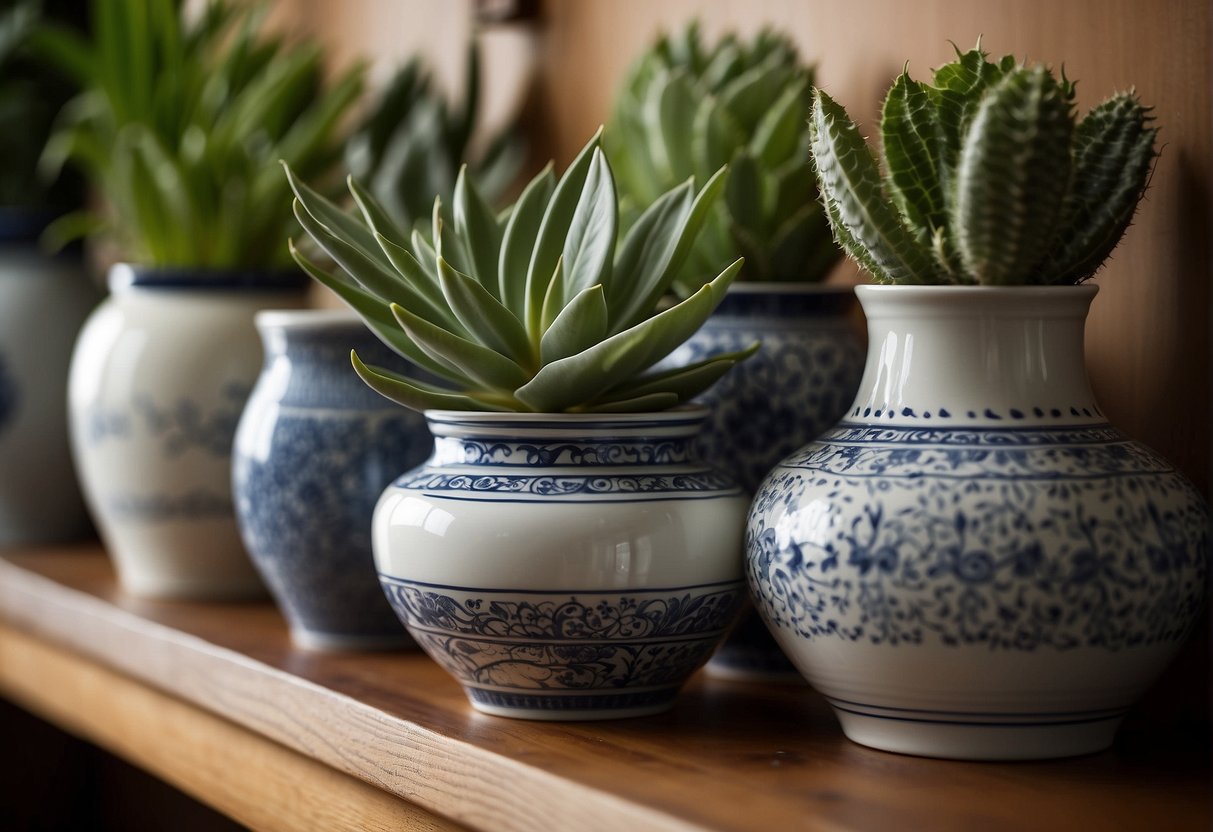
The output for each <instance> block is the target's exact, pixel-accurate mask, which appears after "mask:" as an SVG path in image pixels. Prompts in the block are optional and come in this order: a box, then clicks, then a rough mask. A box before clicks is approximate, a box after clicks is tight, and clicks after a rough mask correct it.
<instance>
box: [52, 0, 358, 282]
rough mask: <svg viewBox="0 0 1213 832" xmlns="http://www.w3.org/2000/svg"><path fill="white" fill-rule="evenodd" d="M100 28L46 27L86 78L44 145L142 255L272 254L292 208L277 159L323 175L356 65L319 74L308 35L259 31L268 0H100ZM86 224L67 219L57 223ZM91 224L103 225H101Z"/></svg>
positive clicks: (218, 259) (232, 258) (277, 256)
mask: <svg viewBox="0 0 1213 832" xmlns="http://www.w3.org/2000/svg"><path fill="white" fill-rule="evenodd" d="M92 16H93V22H94V29H95V34H94V37H93V38H92V40H91V41H90V40H85V39H83V38H81V37H79V36H78V35H76V34H74V33H72V32H70V31H68V30H65V29H51V30H48V31H45V32H43V33H42V34H41V37H40V45H41V48H42V50H43V51H44V53H45V54H46V55H47V56H48V57H50V58H51V59H52V60H53V61H55V62H56V63H57V64H58V65H59V66H60V67H61V68H62V69H63V70H65V71H66V72H68V73H69V74H70V75H71V76H72V77H73V78H74V79H75V80H76V81H77V82H78V83H79V84H80V85H81V87H82V88H83V90H84V91H83V92H82V93H81V94H80V95H78V96H77V97H76V98H74V99H73V100H72V101H70V102H69V103H68V104H67V106H66V107H65V109H64V111H63V113H62V114H61V116H60V120H59V126H58V129H57V131H56V132H55V134H54V136H53V137H52V139H51V141H50V143H49V144H48V145H47V148H46V151H45V152H44V154H43V157H42V162H43V166H44V168H45V169H47V170H51V171H53V170H57V169H58V168H60V167H61V166H62V165H63V164H64V163H65V162H68V161H72V162H74V163H75V164H76V165H78V166H79V167H80V168H82V169H83V170H84V171H85V173H86V174H87V175H88V176H89V177H90V178H91V179H92V180H93V182H94V183H95V184H96V185H97V187H98V189H99V191H100V192H101V194H102V196H103V197H104V199H105V202H106V206H105V209H104V211H103V212H102V213H101V214H100V215H99V216H98V217H95V218H94V219H95V220H96V226H97V227H98V228H100V229H102V230H105V231H108V232H110V233H112V234H113V236H114V238H115V240H116V242H117V245H118V248H119V250H120V252H121V254H122V256H123V257H125V258H127V259H130V260H134V261H137V262H140V263H143V264H146V265H155V266H183V267H203V268H238V267H243V268H276V267H279V266H283V265H286V264H288V263H289V260H287V259H286V256H287V255H286V253H285V252H284V251H283V250H282V245H281V242H280V241H281V240H282V238H283V236H284V235H287V234H289V233H290V229H291V228H292V227H293V224H294V220H293V218H292V217H291V215H290V212H289V211H287V210H285V206H286V204H287V201H288V199H287V198H288V194H289V190H288V188H287V186H286V183H284V182H283V181H282V174H281V172H280V171H279V169H278V167H277V165H276V164H275V162H277V161H278V160H279V159H286V160H288V161H289V162H290V163H291V164H292V165H294V166H295V168H296V169H297V170H298V171H299V172H300V174H301V175H305V176H308V177H309V178H312V179H320V178H322V177H323V176H324V175H325V174H326V173H327V172H328V171H329V170H330V169H332V167H333V166H334V165H335V164H336V163H337V162H339V161H340V158H341V152H342V138H343V137H342V135H341V133H340V130H339V125H340V122H341V120H342V119H343V117H344V116H345V114H346V112H347V110H348V108H349V107H350V106H351V105H352V104H353V103H354V101H355V100H356V99H357V97H358V96H359V94H360V92H361V83H362V80H361V77H362V69H361V67H354V68H352V69H350V70H349V71H347V72H345V73H344V74H342V75H341V76H340V77H338V78H337V79H336V80H335V81H334V82H333V84H332V85H331V86H326V84H325V82H324V78H323V75H324V66H323V56H322V53H321V50H320V48H319V47H318V46H317V45H315V44H311V43H299V42H294V41H290V40H288V39H286V38H285V37H282V36H271V35H267V34H265V33H263V32H262V31H261V30H262V26H261V23H262V18H263V16H264V9H263V8H262V7H258V6H250V5H249V4H246V3H237V2H235V1H234V0H231V1H230V2H229V0H209V2H207V3H206V5H205V6H204V7H203V8H202V9H201V12H200V14H198V15H197V16H196V17H188V18H187V16H186V13H185V10H184V9H183V8H182V4H181V3H180V2H177V0H122V2H113V0H93V3H92ZM82 227H84V226H83V225H82V224H81V222H80V218H79V217H76V218H74V219H69V220H68V221H67V222H66V223H65V224H64V225H63V226H61V229H60V230H61V231H63V232H64V234H65V235H66V234H67V233H68V231H69V230H78V229H80V228H82ZM94 230H96V229H94Z"/></svg>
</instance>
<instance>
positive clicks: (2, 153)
mask: <svg viewBox="0 0 1213 832" xmlns="http://www.w3.org/2000/svg"><path fill="white" fill-rule="evenodd" d="M85 11H86V9H85V7H84V6H83V5H82V4H81V3H79V2H78V0H59V1H58V2H56V1H55V0H21V2H11V0H10V2H6V3H4V4H3V7H2V8H0V211H4V212H6V213H9V212H12V211H14V210H19V211H31V210H32V211H37V212H39V213H42V212H47V213H57V212H61V211H64V210H67V209H71V208H73V207H76V206H78V205H79V203H80V198H81V192H82V186H81V182H80V180H79V178H78V177H76V176H73V175H70V174H69V175H65V176H61V177H57V178H56V179H54V180H53V181H48V180H47V179H46V178H45V177H42V176H39V175H38V157H39V155H41V153H42V148H43V146H44V145H45V144H46V140H47V137H48V136H49V135H50V131H51V125H52V123H53V121H54V119H55V115H56V114H57V113H58V112H59V108H60V107H62V106H63V104H64V103H65V102H66V101H67V100H68V98H70V97H71V95H72V94H73V93H74V92H75V91H76V89H75V87H73V85H72V84H71V83H70V82H69V81H68V79H66V78H64V77H61V76H58V75H54V74H51V73H48V72H47V71H46V67H45V66H44V65H43V64H42V63H41V61H40V60H39V59H38V56H37V55H36V54H35V53H34V50H33V49H32V48H31V46H32V40H33V36H34V33H35V32H36V31H37V29H38V27H39V26H40V25H41V24H42V22H43V20H44V19H46V20H53V21H57V22H58V24H59V25H61V26H66V27H73V28H78V29H82V28H83V25H84V18H85V17H86V15H85Z"/></svg>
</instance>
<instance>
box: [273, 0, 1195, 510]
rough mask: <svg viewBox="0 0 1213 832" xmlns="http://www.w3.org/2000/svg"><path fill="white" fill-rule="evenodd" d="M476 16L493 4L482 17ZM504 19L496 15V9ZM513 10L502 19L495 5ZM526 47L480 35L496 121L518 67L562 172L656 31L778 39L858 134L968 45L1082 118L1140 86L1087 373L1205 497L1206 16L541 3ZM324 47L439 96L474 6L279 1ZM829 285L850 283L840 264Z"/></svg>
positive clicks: (544, 148) (533, 121)
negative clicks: (733, 32)
mask: <svg viewBox="0 0 1213 832" xmlns="http://www.w3.org/2000/svg"><path fill="white" fill-rule="evenodd" d="M487 5H494V4H492V3H489V4H487ZM496 5H500V4H496ZM507 5H508V3H507ZM541 5H542V11H541V17H540V20H539V21H538V22H537V23H536V24H535V28H533V29H531V31H530V33H529V34H528V33H527V32H525V31H524V32H518V31H514V32H512V33H511V32H508V31H503V30H500V29H494V30H491V31H489V32H488V33H487V42H486V47H485V48H486V65H487V75H488V78H487V88H488V98H489V99H490V100H489V102H488V107H489V109H490V110H492V112H493V118H494V120H495V119H496V118H497V117H499V116H500V112H501V110H502V109H503V108H505V107H507V106H512V99H513V97H514V95H515V92H516V90H517V89H518V88H519V86H520V84H521V81H522V78H523V76H524V75H525V72H526V65H527V64H528V63H530V64H531V65H532V66H533V67H534V70H535V86H534V88H533V90H532V98H531V101H530V105H529V106H528V109H527V114H528V130H529V132H530V134H531V136H532V138H533V142H534V145H535V148H536V156H537V158H541V157H546V156H549V155H550V156H552V157H554V158H555V159H556V160H557V161H558V162H559V163H562V164H563V163H567V162H568V161H569V160H570V159H571V158H572V156H573V155H574V154H575V152H576V151H577V150H578V149H579V148H580V147H581V145H582V144H583V143H584V141H585V140H586V139H587V138H588V136H589V135H590V133H591V132H592V131H593V130H594V129H595V128H596V127H597V126H598V125H599V124H600V123H602V122H603V121H605V120H606V119H607V116H608V113H609V109H610V102H611V97H612V95H613V92H614V90H615V87H616V85H617V84H618V82H619V79H620V78H621V75H622V73H623V72H624V70H625V69H626V67H627V66H628V64H629V63H630V62H631V60H632V59H633V56H635V55H636V54H637V52H639V51H640V50H642V49H643V48H644V47H645V45H646V44H647V43H648V42H650V40H651V39H652V37H653V36H654V35H655V34H656V33H657V32H658V31H660V30H662V29H673V28H677V27H679V26H681V25H682V24H683V23H684V22H685V21H687V20H690V19H692V18H698V19H699V20H700V21H701V22H702V24H703V27H704V29H705V32H706V34H708V35H709V36H715V35H717V34H719V33H721V32H723V31H725V30H727V29H737V30H739V31H742V32H747V33H748V32H753V31H754V30H756V29H758V28H759V27H761V26H762V25H764V24H771V25H774V26H778V27H779V28H781V29H783V30H785V31H787V32H788V33H789V34H791V35H792V36H793V37H794V38H795V39H796V41H797V43H798V44H799V45H800V47H801V49H802V50H803V53H804V55H805V56H807V57H808V58H809V59H811V60H813V61H816V62H817V64H818V80H819V83H820V84H821V85H822V86H823V87H825V88H826V89H828V90H830V92H831V93H832V94H833V95H834V96H835V97H836V98H837V99H838V100H839V101H841V102H843V103H844V104H845V105H846V106H847V108H848V109H849V110H850V112H851V114H852V116H854V117H855V118H857V119H860V120H861V121H862V122H863V123H864V124H865V125H869V126H870V125H872V124H873V121H874V118H875V116H876V114H877V112H878V111H879V103H880V101H881V99H882V97H883V94H884V91H885V89H886V88H887V86H888V84H889V83H890V81H891V80H892V78H893V76H894V75H895V74H896V73H897V71H898V70H899V69H900V67H901V65H902V63H903V62H904V61H907V60H908V61H909V64H910V70H911V73H912V74H914V75H915V76H916V77H923V76H924V75H926V73H927V72H928V70H929V69H930V68H931V67H933V66H936V65H938V64H940V63H943V62H945V61H947V60H948V59H949V58H950V56H951V47H950V46H949V44H948V41H949V40H951V41H954V42H955V43H957V44H958V45H960V46H961V47H968V46H969V45H971V44H973V43H974V42H975V41H976V40H977V38H978V36H982V37H983V44H984V45H985V46H986V48H987V49H988V50H989V51H991V52H992V53H995V54H1004V53H1007V52H1011V53H1014V54H1016V55H1019V56H1026V57H1028V58H1030V59H1032V60H1037V61H1043V62H1046V63H1050V64H1053V65H1054V66H1056V65H1059V64H1061V63H1062V62H1064V63H1065V66H1066V71H1067V73H1068V75H1069V76H1070V77H1071V78H1076V79H1079V86H1078V97H1079V104H1080V107H1081V108H1083V109H1086V108H1087V107H1089V106H1091V105H1092V104H1094V103H1097V102H1098V101H1099V100H1100V99H1102V98H1103V97H1104V96H1106V95H1107V94H1109V93H1111V92H1112V91H1114V90H1120V89H1124V88H1126V87H1129V86H1132V85H1136V87H1137V90H1138V92H1139V93H1140V94H1141V96H1142V98H1143V100H1144V101H1146V102H1147V103H1149V104H1152V105H1153V106H1154V108H1155V114H1156V116H1157V119H1158V123H1159V124H1160V125H1161V126H1162V141H1163V143H1164V144H1165V147H1164V149H1163V154H1162V158H1161V159H1160V160H1159V162H1158V164H1157V167H1156V169H1155V173H1154V178H1153V181H1152V185H1151V188H1150V191H1149V193H1148V195H1147V198H1146V200H1145V202H1144V203H1143V204H1142V207H1141V209H1140V210H1139V212H1138V216H1137V220H1136V224H1135V226H1134V227H1133V228H1131V229H1130V231H1129V233H1128V236H1127V238H1126V239H1125V241H1124V243H1123V244H1122V245H1121V246H1120V247H1119V248H1118V249H1117V251H1116V253H1115V255H1114V257H1113V259H1112V261H1111V262H1110V264H1109V265H1108V266H1107V268H1106V269H1105V270H1104V271H1103V272H1102V273H1101V274H1100V275H1099V277H1098V278H1097V281H1098V284H1099V286H1100V294H1099V296H1098V297H1097V298H1096V301H1095V304H1094V308H1093V311H1092V314H1091V318H1090V323H1089V330H1088V337H1087V341H1088V363H1089V366H1090V370H1091V376H1092V381H1093V383H1094V385H1095V388H1096V393H1097V396H1098V398H1099V400H1100V402H1101V404H1102V405H1103V407H1104V409H1105V410H1106V411H1107V413H1108V414H1109V415H1110V417H1111V418H1112V420H1113V421H1114V422H1115V423H1116V424H1117V425H1118V426H1120V427H1121V428H1122V429H1123V430H1125V431H1126V432H1127V433H1129V434H1130V435H1131V436H1133V437H1135V438H1138V439H1141V440H1143V441H1145V442H1147V443H1148V444H1150V445H1151V446H1153V447H1154V448H1156V449H1157V450H1159V451H1160V452H1162V453H1163V454H1164V455H1165V456H1167V457H1168V458H1170V459H1172V460H1173V461H1175V462H1176V464H1178V465H1179V466H1180V467H1181V468H1182V469H1183V470H1184V471H1185V472H1186V473H1187V474H1188V475H1189V476H1190V477H1191V478H1192V479H1193V480H1194V481H1195V482H1196V483H1197V484H1198V486H1199V487H1200V488H1201V489H1202V490H1203V491H1205V493H1206V494H1208V493H1209V488H1210V481H1211V477H1210V473H1211V468H1213V456H1211V453H1210V441H1209V434H1210V427H1211V420H1210V403H1211V401H1210V354H1211V348H1213V345H1211V342H1210V337H1209V318H1210V299H1211V296H1210V280H1211V277H1213V266H1211V263H1210V236H1211V233H1213V209H1211V207H1210V205H1211V196H1210V191H1211V185H1213V170H1211V165H1213V107H1211V104H1213V92H1211V90H1213V49H1211V45H1213V15H1211V14H1210V3H1209V2H1208V0H1166V2H1158V0H1066V2H1064V3H1058V2H1055V0H983V2H973V0H914V2H906V0H546V1H545V2H543V3H542V4H541ZM280 8H281V10H282V11H283V12H284V13H285V14H286V15H289V16H291V17H294V18H295V19H296V20H298V21H301V22H302V23H303V24H304V25H305V27H306V28H308V29H310V30H311V31H312V32H314V33H315V34H317V35H318V36H319V37H320V38H322V39H324V40H326V41H328V42H329V43H330V44H331V45H333V46H334V47H335V48H336V50H337V53H338V55H339V57H340V58H341V59H342V60H346V59H350V58H352V56H354V55H357V54H366V55H369V56H370V57H372V58H373V60H374V77H376V78H383V77H385V76H386V74H387V72H388V71H390V68H391V67H392V66H394V65H395V64H396V63H398V62H399V61H400V60H402V59H403V58H404V57H405V56H407V55H409V54H411V53H412V52H414V51H420V52H422V53H424V54H425V55H426V56H427V57H428V58H429V59H430V61H431V63H432V64H433V65H434V66H435V69H436V72H437V74H438V76H439V78H440V79H441V80H442V81H443V82H444V83H445V84H447V85H448V86H449V87H450V88H451V89H452V90H457V89H458V88H459V87H458V84H459V83H460V82H461V78H460V75H461V69H462V45H463V43H464V41H465V38H466V37H467V36H468V34H469V33H470V31H471V29H472V26H473V18H474V13H473V5H472V2H471V0H447V1H446V2H433V0H342V2H340V3H335V2H331V0H281V4H280ZM833 279H835V280H839V281H849V282H855V281H858V280H861V279H862V277H861V276H860V275H858V274H857V272H856V269H855V267H854V266H851V265H849V264H848V265H845V266H843V267H841V268H840V269H839V271H838V272H837V273H836V274H835V275H834V277H833Z"/></svg>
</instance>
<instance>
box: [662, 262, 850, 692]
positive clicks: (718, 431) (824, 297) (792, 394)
mask: <svg viewBox="0 0 1213 832" xmlns="http://www.w3.org/2000/svg"><path fill="white" fill-rule="evenodd" d="M856 311H857V310H856V305H855V292H854V290H853V289H852V288H851V287H849V286H816V285H811V284H808V285H806V284H787V283H765V284H764V283H737V284H734V285H733V287H732V288H731V289H730V290H729V293H728V295H727V296H726V297H725V299H724V302H723V303H721V304H720V306H719V308H717V310H716V312H715V313H714V314H713V315H712V317H711V318H709V319H708V321H707V323H705V324H704V325H703V327H702V328H701V329H700V330H699V331H698V332H697V333H695V335H694V336H692V338H691V339H690V340H689V341H687V343H686V344H684V345H683V346H682V347H681V348H680V349H679V351H678V352H676V353H675V354H674V356H673V357H672V358H673V359H676V360H677V361H679V362H680V363H683V362H687V361H692V360H699V359H703V358H706V357H708V356H711V355H718V354H720V353H727V352H735V351H736V350H740V349H744V348H745V347H747V346H748V345H750V344H752V343H754V342H755V341H759V340H761V341H762V347H761V349H759V351H758V353H757V354H756V355H754V356H752V357H751V358H749V359H748V360H746V361H745V362H743V363H741V364H739V365H737V366H736V367H734V368H733V369H732V370H730V371H729V373H728V374H727V375H726V376H725V377H724V378H722V379H721V380H720V381H719V382H718V383H716V384H715V385H713V386H712V387H711V388H710V389H709V390H708V391H707V393H705V394H704V395H703V396H701V397H700V401H702V402H703V403H704V404H706V405H709V406H710V407H711V409H712V412H711V415H710V416H709V417H708V421H707V424H706V425H705V426H704V430H703V433H702V434H701V439H700V450H701V452H702V453H703V456H704V458H705V459H708V460H710V461H711V462H712V464H713V465H717V466H719V467H720V468H722V469H724V470H725V471H728V472H729V473H731V474H733V476H734V477H736V478H737V480H738V482H740V483H741V485H742V486H743V487H744V488H745V489H746V490H747V491H749V492H750V493H751V494H752V493H753V492H754V491H755V490H756V489H757V488H758V485H759V483H761V482H762V478H763V477H765V476H766V475H767V472H768V471H770V470H771V469H772V468H774V467H775V465H776V464H777V463H778V462H779V460H781V459H783V458H784V457H785V456H787V455H788V454H790V453H792V451H794V450H796V449H797V448H799V447H801V446H802V445H804V444H805V443H806V442H808V441H809V440H811V439H814V438H816V437H817V436H819V435H820V434H821V433H823V432H824V431H825V430H827V429H828V428H830V427H831V426H833V425H834V423H835V422H837V421H838V420H839V418H841V417H842V415H843V413H845V412H846V409H847V407H848V406H849V405H850V404H851V400H852V399H853V398H854V397H855V391H856V389H858V387H859V378H860V376H861V375H862V374H863V360H864V345H863V342H862V340H861V339H860V337H859V334H858V332H857V327H856V326H855V323H854V321H853V319H852V317H853V314H854V313H855V312H856ZM708 670H709V671H710V672H711V673H712V674H713V675H716V676H723V677H729V678H742V679H765V680H785V681H786V680H794V681H800V680H801V676H800V673H799V672H798V671H797V670H796V668H795V666H794V665H793V664H792V663H791V662H790V661H788V659H787V657H786V656H784V654H783V652H782V651H781V650H780V649H779V646H778V645H777V644H776V643H775V641H774V639H772V638H771V635H770V634H769V633H768V632H767V629H766V627H764V626H763V624H762V620H761V619H760V618H759V617H758V616H757V615H756V614H755V613H754V612H752V611H750V610H747V611H746V613H745V614H744V615H742V617H741V620H740V621H739V622H738V624H737V627H736V628H735V629H734V630H733V632H731V633H730V634H729V637H728V638H727V639H726V640H725V643H724V644H723V645H721V647H720V649H719V650H717V651H716V654H715V655H714V656H712V660H711V661H710V662H709V663H708Z"/></svg>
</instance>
